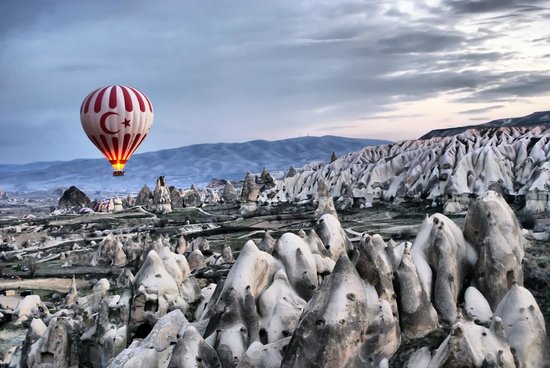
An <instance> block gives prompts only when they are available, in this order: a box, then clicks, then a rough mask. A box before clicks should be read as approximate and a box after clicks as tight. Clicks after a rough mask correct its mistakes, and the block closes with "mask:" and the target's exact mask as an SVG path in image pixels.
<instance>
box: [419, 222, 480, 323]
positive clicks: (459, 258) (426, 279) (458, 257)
mask: <svg viewBox="0 0 550 368" xmlns="http://www.w3.org/2000/svg"><path fill="white" fill-rule="evenodd" d="M411 253H412V258H413V259H414V262H415V264H416V267H417V270H418V273H419V276H420V280H421V281H422V285H423V288H424V290H425V292H426V293H427V295H428V297H429V298H430V300H431V301H432V302H433V305H434V307H435V308H436V310H437V311H438V313H439V315H440V317H442V318H443V319H444V320H445V321H446V322H448V323H453V322H454V321H455V320H456V317H457V307H456V306H457V299H458V294H459V293H460V290H461V289H462V283H463V281H464V278H465V277H466V276H467V275H469V274H471V273H472V271H473V269H474V265H475V262H476V259H477V255H476V252H475V250H474V248H473V247H472V246H471V244H469V243H468V242H467V241H466V240H465V239H464V236H463V235H462V231H461V230H460V229H459V228H458V226H457V225H456V224H455V223H454V222H452V221H451V220H450V219H449V218H447V217H446V216H444V215H441V214H435V215H432V216H430V217H427V218H426V219H425V220H424V222H423V223H422V226H421V228H420V231H419V232H418V235H417V236H416V239H415V241H414V244H413V246H412V251H411ZM432 290H433V295H432Z"/></svg>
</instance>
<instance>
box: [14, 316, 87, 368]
mask: <svg viewBox="0 0 550 368" xmlns="http://www.w3.org/2000/svg"><path fill="white" fill-rule="evenodd" d="M78 344H79V333H78V328H77V326H76V323H75V322H74V321H73V320H72V319H71V318H68V317H55V318H53V319H52V320H51V321H50V323H49V326H48V328H47V329H46V331H45V332H44V335H42V337H41V338H40V339H39V340H38V341H36V342H35V343H34V344H33V345H32V346H31V347H30V351H29V355H28V357H27V356H22V359H27V366H28V367H29V368H42V367H54V368H58V367H59V368H64V367H76V366H78V362H79V356H78V348H77V346H78Z"/></svg>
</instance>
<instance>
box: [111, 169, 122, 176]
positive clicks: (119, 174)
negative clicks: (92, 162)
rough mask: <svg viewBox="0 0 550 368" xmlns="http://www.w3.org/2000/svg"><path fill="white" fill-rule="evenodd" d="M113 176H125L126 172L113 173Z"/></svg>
mask: <svg viewBox="0 0 550 368" xmlns="http://www.w3.org/2000/svg"><path fill="white" fill-rule="evenodd" d="M113 176H124V171H122V170H117V171H113Z"/></svg>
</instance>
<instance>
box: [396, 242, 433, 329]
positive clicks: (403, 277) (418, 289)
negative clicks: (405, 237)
mask: <svg viewBox="0 0 550 368" xmlns="http://www.w3.org/2000/svg"><path fill="white" fill-rule="evenodd" d="M397 281H398V290H399V292H398V293H397V295H398V300H397V301H398V303H399V312H400V313H399V318H400V320H401V330H402V332H403V334H404V335H405V337H407V338H419V337H423V336H425V335H427V334H429V333H431V332H433V331H435V330H437V329H438V328H439V323H438V318H437V312H436V311H435V308H434V307H433V305H432V303H431V301H430V299H429V297H428V293H427V292H426V290H425V289H424V285H423V284H422V282H421V281H420V276H419V275H418V271H417V269H416V266H415V263H414V260H413V258H412V256H411V253H410V250H409V249H405V252H404V253H403V257H402V258H401V263H400V265H399V267H398V269H397Z"/></svg>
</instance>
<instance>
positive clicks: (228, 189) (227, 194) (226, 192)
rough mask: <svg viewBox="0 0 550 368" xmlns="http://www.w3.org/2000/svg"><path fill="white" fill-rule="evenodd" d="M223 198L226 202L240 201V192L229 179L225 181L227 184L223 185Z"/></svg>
mask: <svg viewBox="0 0 550 368" xmlns="http://www.w3.org/2000/svg"><path fill="white" fill-rule="evenodd" d="M222 199H223V202H224V203H228V204H231V203H237V202H238V201H239V194H238V193H237V191H236V190H235V187H234V186H233V184H231V182H230V181H229V180H228V181H226V182H225V186H224V187H223V192H222Z"/></svg>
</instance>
